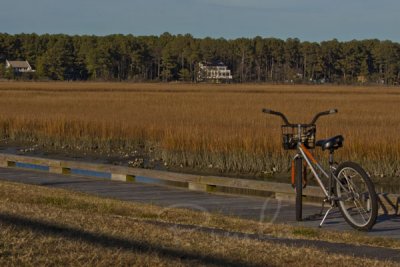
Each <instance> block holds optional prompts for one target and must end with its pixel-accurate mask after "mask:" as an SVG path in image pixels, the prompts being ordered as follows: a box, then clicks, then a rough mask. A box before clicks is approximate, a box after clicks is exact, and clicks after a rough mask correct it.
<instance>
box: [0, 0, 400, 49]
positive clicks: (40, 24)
mask: <svg viewBox="0 0 400 267" xmlns="http://www.w3.org/2000/svg"><path fill="white" fill-rule="evenodd" d="M0 1H1V2H2V3H1V5H0V32H2V33H10V34H16V33H38V34H43V33H64V34H71V35H75V34H78V35H83V34H88V35H107V34H117V33H121V34H133V35H160V34H162V33H164V32H170V33H172V34H186V33H189V34H192V35H193V36H194V37H199V38H203V37H207V36H209V37H213V38H220V37H222V38H225V39H234V38H239V37H255V36H262V37H275V38H281V39H287V38H299V39H300V40H302V41H317V42H319V41H323V40H331V39H333V38H336V39H338V40H340V41H348V40H353V39H357V40H361V39H371V38H377V39H381V40H392V41H396V42H399V41H400V15H399V14H400V1H398V0H68V1H67V0H16V1H15V0H12V1H7V0H0Z"/></svg>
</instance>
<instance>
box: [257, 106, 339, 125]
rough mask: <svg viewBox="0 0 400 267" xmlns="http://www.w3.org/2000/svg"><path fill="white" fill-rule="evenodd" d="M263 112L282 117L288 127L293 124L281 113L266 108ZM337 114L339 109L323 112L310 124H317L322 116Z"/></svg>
mask: <svg viewBox="0 0 400 267" xmlns="http://www.w3.org/2000/svg"><path fill="white" fill-rule="evenodd" d="M262 112H264V113H267V114H271V115H276V116H279V117H281V118H282V120H283V121H284V122H285V124H286V125H289V124H291V123H289V120H288V119H287V117H286V116H285V115H284V114H283V113H281V112H278V111H273V110H271V109H266V108H264V109H263V110H262ZM335 113H338V110H337V109H330V110H327V111H323V112H320V113H317V114H316V115H315V116H314V118H313V120H312V121H311V123H310V124H315V123H316V122H317V120H318V119H319V117H321V116H325V115H330V114H335Z"/></svg>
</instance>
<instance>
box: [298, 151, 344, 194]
mask: <svg viewBox="0 0 400 267" xmlns="http://www.w3.org/2000/svg"><path fill="white" fill-rule="evenodd" d="M297 151H298V153H297V155H296V156H299V155H300V156H301V158H302V159H304V160H305V162H306V163H307V166H308V167H309V168H310V170H311V172H312V174H313V176H314V178H315V179H316V180H317V183H318V185H319V186H320V187H321V189H322V191H323V193H324V195H325V197H327V198H328V200H332V187H333V186H334V181H336V182H338V183H339V185H340V186H341V187H342V188H343V189H344V190H346V188H345V187H344V186H343V185H342V184H341V183H340V182H339V179H338V178H337V177H336V176H335V175H334V173H333V171H334V170H335V167H333V166H332V164H330V170H329V173H327V172H326V171H325V169H324V168H323V167H322V166H321V164H320V163H319V162H318V161H317V160H316V159H315V157H314V156H313V154H312V153H311V152H310V151H309V150H308V149H307V148H306V147H305V146H304V145H303V144H302V143H299V144H298V147H297ZM317 169H318V170H320V171H321V173H322V174H323V175H324V176H325V177H326V178H327V179H328V181H329V182H328V183H329V191H328V190H326V186H325V184H324V183H323V182H322V180H321V177H320V176H319V175H318V173H317Z"/></svg>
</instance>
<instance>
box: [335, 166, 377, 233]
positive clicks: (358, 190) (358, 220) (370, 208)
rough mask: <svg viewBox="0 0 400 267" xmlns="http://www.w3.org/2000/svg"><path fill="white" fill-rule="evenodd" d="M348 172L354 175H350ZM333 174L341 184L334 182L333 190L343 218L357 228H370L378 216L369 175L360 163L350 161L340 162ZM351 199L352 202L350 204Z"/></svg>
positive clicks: (375, 197)
mask: <svg viewBox="0 0 400 267" xmlns="http://www.w3.org/2000/svg"><path fill="white" fill-rule="evenodd" d="M346 172H347V175H346ZM349 173H350V174H351V173H352V174H353V175H354V176H353V177H350V174H349ZM335 176H336V177H337V178H338V180H339V181H340V183H341V184H342V186H343V187H342V186H341V185H339V182H336V184H335V186H334V192H335V194H336V196H337V197H338V201H337V203H338V207H339V210H340V212H341V213H342V215H343V217H344V219H345V220H346V222H347V223H348V224H349V225H350V226H352V227H353V228H355V229H357V230H360V231H369V230H371V229H372V227H373V226H374V225H375V223H376V219H377V216H378V197H377V194H376V192H375V187H374V185H373V183H372V181H371V179H370V177H369V176H368V174H367V173H366V172H365V170H364V169H363V168H362V167H361V166H360V165H358V164H357V163H355V162H350V161H348V162H343V163H342V164H340V165H339V166H338V168H337V169H336V172H335ZM354 177H357V178H354ZM346 190H347V191H346ZM342 191H343V192H342ZM364 191H366V192H364ZM345 198H347V199H346V200H344V199H345ZM351 201H352V202H353V203H354V204H352V205H350V204H351ZM357 203H358V204H357ZM352 206H355V207H352ZM366 218H367V219H366Z"/></svg>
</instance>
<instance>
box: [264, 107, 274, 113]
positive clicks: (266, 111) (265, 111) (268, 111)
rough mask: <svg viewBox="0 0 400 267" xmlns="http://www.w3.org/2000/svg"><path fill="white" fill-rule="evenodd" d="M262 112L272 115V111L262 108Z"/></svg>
mask: <svg viewBox="0 0 400 267" xmlns="http://www.w3.org/2000/svg"><path fill="white" fill-rule="evenodd" d="M262 112H264V113H267V114H274V111H273V110H270V109H267V108H263V109H262Z"/></svg>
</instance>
